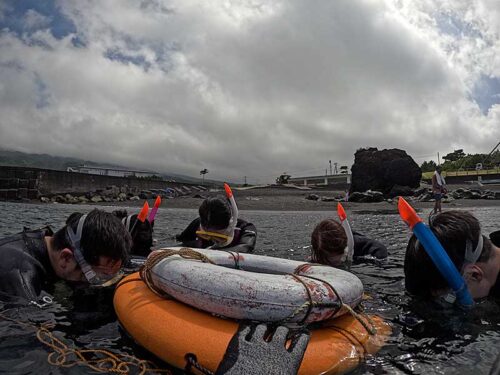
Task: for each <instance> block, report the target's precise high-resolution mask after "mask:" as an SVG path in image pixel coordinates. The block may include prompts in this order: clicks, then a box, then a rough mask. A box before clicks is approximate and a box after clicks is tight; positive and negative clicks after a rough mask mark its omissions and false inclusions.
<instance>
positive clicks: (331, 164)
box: [329, 160, 332, 176]
mask: <svg viewBox="0 0 500 375" xmlns="http://www.w3.org/2000/svg"><path fill="white" fill-rule="evenodd" d="M329 162H330V176H331V175H332V161H331V160H329Z"/></svg>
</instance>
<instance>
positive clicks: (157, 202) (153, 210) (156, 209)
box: [148, 196, 161, 223]
mask: <svg viewBox="0 0 500 375" xmlns="http://www.w3.org/2000/svg"><path fill="white" fill-rule="evenodd" d="M160 204H161V198H160V196H157V197H156V200H155V205H154V206H153V209H152V210H151V213H150V214H149V217H148V220H149V222H150V223H152V222H153V221H154V219H155V216H156V213H157V212H158V208H159V207H160Z"/></svg>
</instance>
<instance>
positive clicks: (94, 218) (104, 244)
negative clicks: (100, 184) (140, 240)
mask: <svg viewBox="0 0 500 375" xmlns="http://www.w3.org/2000/svg"><path fill="white" fill-rule="evenodd" d="M82 215H83V214H81V213H76V212H74V213H72V214H71V215H70V216H69V217H68V219H67V220H66V225H65V226H64V227H62V228H61V229H59V230H58V231H57V232H56V233H55V234H54V236H53V241H54V242H53V243H54V248H55V250H62V249H64V248H70V249H71V248H72V243H71V241H70V239H69V236H68V234H67V229H66V228H67V227H68V226H69V227H70V228H71V229H72V230H73V231H75V232H76V228H77V226H78V221H79V220H80V217H81V216H82ZM81 247H82V253H83V257H84V258H85V260H86V261H87V262H89V263H90V264H91V265H96V264H98V262H99V257H101V256H108V257H110V258H111V259H114V260H118V259H120V260H122V261H126V260H127V259H128V255H129V252H130V248H131V247H132V239H131V238H130V234H129V233H128V232H127V231H126V230H125V227H124V226H123V224H122V223H121V221H120V219H118V218H117V217H116V216H115V215H113V214H112V213H109V212H105V211H102V210H98V209H95V210H92V211H91V212H90V213H89V214H88V215H87V218H86V219H85V223H84V224H83V231H82V239H81Z"/></svg>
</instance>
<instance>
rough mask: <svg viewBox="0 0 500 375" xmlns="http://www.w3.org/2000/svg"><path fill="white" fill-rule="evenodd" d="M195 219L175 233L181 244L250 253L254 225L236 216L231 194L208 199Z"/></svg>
mask: <svg viewBox="0 0 500 375" xmlns="http://www.w3.org/2000/svg"><path fill="white" fill-rule="evenodd" d="M198 212H199V214H200V217H199V218H196V219H194V220H193V221H192V222H191V223H190V224H189V225H188V227H187V228H186V229H184V231H183V232H182V233H181V234H178V235H177V236H176V239H177V241H179V242H181V243H182V246H187V247H195V248H207V247H210V248H213V249H221V250H226V251H235V252H240V253H251V252H252V251H253V249H254V248H255V242H256V241H257V229H256V228H255V225H253V224H252V223H249V222H247V221H245V220H242V219H239V218H238V208H237V207H236V203H235V202H234V197H232V196H231V198H228V199H224V198H218V197H216V198H207V199H205V200H204V201H203V203H202V204H201V206H200V208H199V210H198Z"/></svg>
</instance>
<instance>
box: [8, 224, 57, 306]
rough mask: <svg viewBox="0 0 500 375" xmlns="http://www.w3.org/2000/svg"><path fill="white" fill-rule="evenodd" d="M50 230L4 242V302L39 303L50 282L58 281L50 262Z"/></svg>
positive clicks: (21, 234)
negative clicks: (17, 299) (47, 237)
mask: <svg viewBox="0 0 500 375" xmlns="http://www.w3.org/2000/svg"><path fill="white" fill-rule="evenodd" d="M52 234H53V232H52V230H51V229H50V228H49V227H46V228H42V229H37V230H25V231H24V232H21V233H18V234H14V235H12V236H9V237H6V238H3V239H0V298H1V299H3V300H8V299H10V298H11V297H21V298H24V299H26V300H28V301H34V302H36V301H38V300H39V299H40V296H41V294H42V291H46V286H47V285H49V282H51V281H55V280H57V278H56V275H55V273H54V271H53V269H52V266H51V264H50V260H49V254H48V250H47V245H46V244H45V236H51V235H52Z"/></svg>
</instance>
